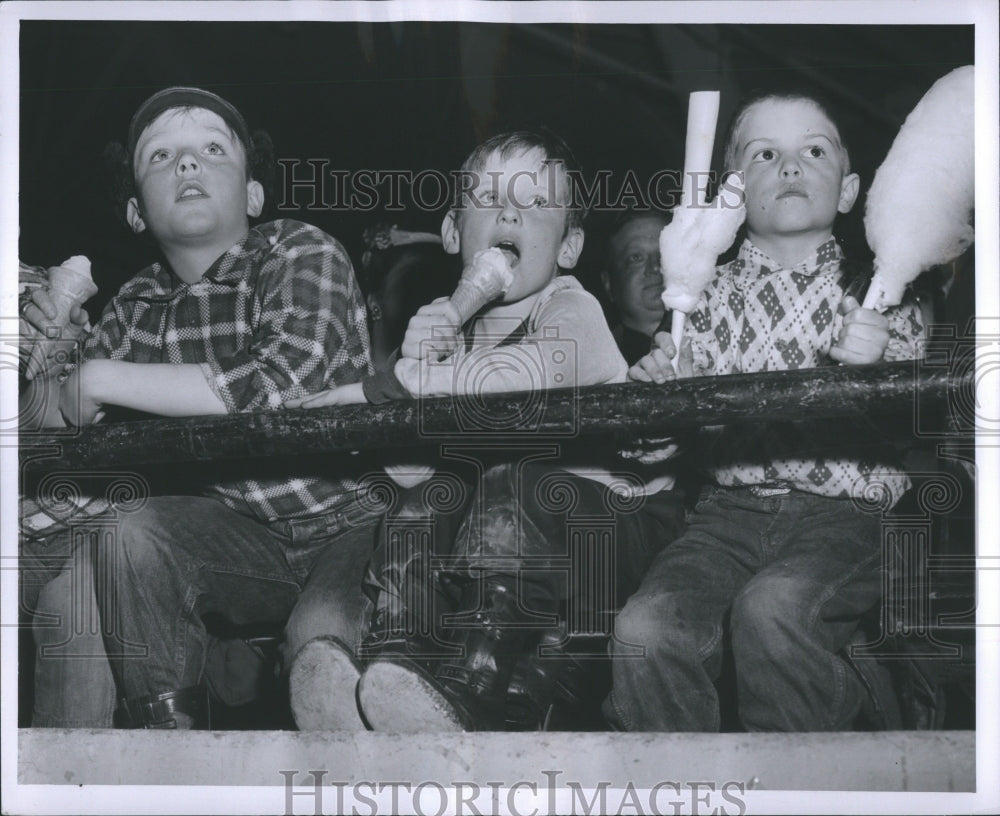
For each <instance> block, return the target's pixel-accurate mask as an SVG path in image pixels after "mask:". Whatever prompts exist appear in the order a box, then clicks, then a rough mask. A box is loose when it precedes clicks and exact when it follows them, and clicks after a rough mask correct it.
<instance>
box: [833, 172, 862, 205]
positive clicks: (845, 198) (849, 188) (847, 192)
mask: <svg viewBox="0 0 1000 816" xmlns="http://www.w3.org/2000/svg"><path fill="white" fill-rule="evenodd" d="M860 189H861V179H860V178H859V177H858V174H857V173H848V174H847V175H846V176H844V180H843V181H842V182H840V201H839V203H838V204H837V212H840V213H849V212H850V211H851V207H853V206H854V202H855V201H857V198H858V190H860Z"/></svg>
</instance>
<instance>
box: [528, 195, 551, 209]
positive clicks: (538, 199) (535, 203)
mask: <svg viewBox="0 0 1000 816" xmlns="http://www.w3.org/2000/svg"><path fill="white" fill-rule="evenodd" d="M548 203H549V200H548V199H547V198H546V197H545V196H540V195H536V196H534V197H533V198H532V199H531V202H530V205H531V206H532V207H545V206H546V205H547V204H548Z"/></svg>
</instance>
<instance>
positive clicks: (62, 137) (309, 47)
mask: <svg viewBox="0 0 1000 816" xmlns="http://www.w3.org/2000/svg"><path fill="white" fill-rule="evenodd" d="M20 44H21V52H20V61H21V76H20V90H21V98H20V117H21V120H20V138H21V141H20V162H21V163H20V230H21V231H20V244H19V256H20V258H21V259H22V260H24V261H25V262H27V263H32V264H41V265H53V264H56V263H58V262H60V261H62V260H64V259H65V258H67V257H68V256H70V255H73V254H80V253H82V254H86V255H88V256H89V257H90V258H91V260H92V262H93V264H94V275H95V279H96V281H97V283H98V284H99V286H100V287H101V293H100V294H99V295H98V296H97V297H96V298H95V299H94V300H93V301H92V302H91V303H90V304H89V307H90V311H91V313H92V314H96V312H97V311H99V308H100V307H101V306H102V305H103V303H104V301H105V300H106V299H107V298H108V297H110V296H111V295H112V294H113V293H114V292H115V291H116V290H117V288H118V286H119V285H120V284H121V283H122V282H123V281H124V280H125V279H126V278H127V277H129V276H130V275H131V274H133V273H135V272H136V271H137V270H138V269H139V268H141V266H143V265H145V264H146V263H147V262H148V261H149V260H150V259H151V257H152V252H153V250H152V247H151V245H150V244H149V243H147V242H146V241H144V240H141V239H139V238H136V237H134V236H132V235H131V233H129V232H128V230H127V229H126V228H125V227H124V226H123V225H122V224H121V223H120V222H119V221H118V220H117V219H116V217H115V216H114V214H113V213H112V212H111V207H110V203H109V199H108V198H107V197H106V195H105V193H104V188H103V182H102V163H101V159H100V157H101V153H102V150H103V148H104V146H105V145H106V143H107V142H109V141H112V140H121V141H123V140H124V137H125V132H126V129H127V126H128V121H129V119H130V117H131V115H132V113H133V112H134V110H135V108H136V107H137V106H138V105H139V103H140V102H142V100H143V99H145V98H146V97H147V96H149V95H150V94H152V93H153V92H155V91H157V90H159V89H160V88H162V87H165V86H168V85H176V84H183V85H198V86H201V87H205V88H208V89H210V90H214V91H216V92H218V93H220V94H222V95H223V96H225V97H226V98H228V99H229V100H230V101H232V102H233V103H234V104H235V105H236V106H237V107H238V108H240V110H241V111H243V113H244V115H245V117H246V119H247V120H248V122H249V124H250V127H251V129H253V128H258V127H262V128H264V129H266V130H267V131H268V132H269V133H270V134H271V136H272V138H273V141H274V143H275V147H276V153H277V155H278V157H280V158H283V159H291V160H295V159H298V160H301V161H303V162H304V161H305V160H306V159H327V160H328V161H329V168H330V169H334V168H336V169H339V170H347V171H356V170H360V169H366V168H367V169H373V170H378V169H411V170H414V171H420V170H425V169H436V170H440V171H442V172H448V171H450V170H454V169H455V168H457V167H458V166H459V164H460V163H461V161H462V159H463V158H464V157H465V155H466V154H467V153H468V152H469V150H470V149H471V148H472V147H473V146H474V145H475V144H476V143H477V142H478V141H480V140H481V139H482V138H484V137H485V136H487V135H490V134H491V133H493V132H496V131H497V130H498V129H501V128H504V127H506V126H509V125H512V124H519V123H523V122H537V123H544V124H546V125H548V126H549V127H551V128H552V129H554V130H555V131H556V132H558V133H560V134H561V135H563V136H564V137H565V138H566V139H567V141H569V142H570V144H571V145H573V147H574V149H575V150H576V152H577V155H578V158H579V159H580V161H581V163H582V164H583V166H584V169H585V173H587V174H593V173H595V172H597V171H598V170H601V169H607V170H611V171H612V172H613V173H614V176H613V179H616V180H618V181H619V182H620V180H621V179H622V174H624V173H625V171H626V170H628V169H633V170H634V171H635V172H636V173H637V174H638V175H639V177H640V178H648V176H649V174H651V173H652V172H654V171H655V170H657V169H662V168H679V167H681V166H682V163H683V142H684V128H685V113H686V106H687V96H688V94H689V93H690V92H691V91H692V90H699V89H709V88H716V89H720V90H721V91H722V109H721V111H720V130H721V128H722V127H723V126H724V124H725V123H726V121H727V120H728V118H729V116H730V114H731V113H732V110H733V108H734V106H735V104H736V102H737V101H738V99H739V97H740V96H741V95H742V94H744V93H746V92H748V91H749V90H751V89H753V88H755V87H758V86H761V85H766V84H769V83H771V82H773V81H784V80H786V79H787V78H789V77H795V78H798V79H800V80H802V81H805V82H807V83H809V84H811V85H814V86H815V87H817V88H819V89H820V90H822V91H823V92H824V93H825V94H826V95H827V96H829V97H830V98H832V99H833V100H834V101H835V102H836V103H837V104H838V105H839V106H841V108H842V110H843V113H844V114H845V117H844V129H845V131H846V136H847V139H848V141H849V143H850V144H851V153H852V160H853V164H854V169H855V170H857V171H858V172H859V173H860V174H861V176H862V196H863V193H864V190H865V189H866V188H867V185H868V184H869V183H870V181H871V178H872V174H873V173H874V170H875V168H876V167H877V166H878V164H879V163H880V162H881V160H882V159H883V158H884V156H885V153H886V151H887V150H888V148H889V146H890V145H891V143H892V139H893V138H894V136H895V134H896V132H897V131H898V129H899V126H900V125H901V124H902V122H903V120H904V119H905V117H906V114H907V113H908V112H909V111H910V110H911V109H912V107H913V106H914V105H915V104H916V102H917V101H918V100H919V98H920V97H921V95H922V94H923V93H924V92H925V91H926V90H927V88H928V87H929V86H930V85H931V84H932V83H933V82H934V81H935V80H936V79H937V78H939V77H940V76H943V75H944V74H945V73H947V72H948V71H950V70H951V69H953V68H954V67H956V66H958V65H962V64H967V63H971V62H972V61H973V27H972V26H944V25H941V26H902V25H900V26H891V27H887V26H861V25H858V26H843V25H836V26H834V25H815V26H809V25H807V26H803V25H787V26H771V25H767V26H757V25H603V24H602V25H582V24H581V25H568V24H567V25H526V24H473V23H457V22H403V23H380V24H369V23H326V22H225V23H202V22H191V23H184V22H178V23H173V22H127V21H125V22H115V21H94V22H91V21H66V22H53V21H23V22H22V23H21V34H20ZM720 142H721V136H720V137H719V138H718V139H717V144H716V165H715V166H718V157H719V154H720V152H721V144H720ZM302 172H306V167H305V165H302ZM280 180H281V175H280V174H279V182H280ZM611 187H612V190H614V189H615V182H614V181H613V182H612V185H611ZM281 195H282V193H281V192H279V193H278V196H277V197H278V198H280V197H281ZM297 196H298V198H297V200H298V201H299V203H304V202H303V199H304V198H305V197H306V196H305V195H304V194H302V193H299V194H297ZM276 203H277V202H276V200H275V198H272V200H271V202H270V205H269V208H268V209H267V210H266V211H265V216H269V217H274V216H276V215H282V216H285V217H295V218H300V219H302V220H304V221H308V222H311V223H313V224H316V225H317V226H319V227H321V228H323V229H325V230H326V231H328V232H330V233H331V234H333V235H334V236H336V237H337V238H339V239H340V240H341V241H342V242H343V243H344V244H345V245H346V246H347V247H348V249H349V250H350V251H351V253H352V255H354V257H355V259H356V261H357V258H358V257H359V252H360V249H361V233H362V230H363V229H364V228H365V227H366V226H369V225H371V224H373V223H375V222H376V221H379V220H388V221H389V222H390V223H393V222H395V223H399V224H400V225H401V226H404V227H408V228H411V229H426V230H431V231H435V232H436V231H437V229H438V225H439V223H440V218H441V216H442V214H443V211H438V212H425V211H420V210H418V209H411V210H409V211H408V212H406V213H396V214H391V215H387V214H385V213H379V212H377V211H374V212H360V211H353V212H352V211H332V210H322V209H308V210H307V209H305V208H300V209H293V210H285V211H283V212H281V213H277V212H276V211H275V209H274V205H275V204H276ZM862 204H863V197H862V198H861V199H859V205H858V206H856V208H855V212H854V213H852V214H851V215H850V216H848V217H847V218H846V219H845V220H844V223H842V224H840V225H839V228H838V236H839V237H840V238H841V239H842V240H843V241H844V242H845V243H846V245H847V249H848V253H849V254H854V255H855V256H858V255H863V254H865V253H866V252H867V248H866V247H865V246H864V243H863V231H862V230H861V213H862V209H863V208H862V206H861V205H862ZM606 223H607V219H606V218H605V219H602V216H601V214H600V213H598V214H596V215H594V216H592V217H591V219H590V221H589V222H588V242H587V247H586V248H585V251H584V259H583V261H582V270H581V276H582V277H583V278H584V280H585V282H587V280H588V277H589V275H590V274H591V273H592V271H593V268H594V266H595V261H596V262H599V260H600V251H599V250H600V246H601V237H602V229H603V228H604V227H605V226H606ZM588 270H590V271H588Z"/></svg>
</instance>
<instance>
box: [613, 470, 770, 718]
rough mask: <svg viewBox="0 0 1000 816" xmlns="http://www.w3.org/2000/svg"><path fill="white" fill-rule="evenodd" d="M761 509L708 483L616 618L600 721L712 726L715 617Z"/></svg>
mask: <svg viewBox="0 0 1000 816" xmlns="http://www.w3.org/2000/svg"><path fill="white" fill-rule="evenodd" d="M768 520H769V516H768V515H767V514H766V513H759V512H754V511H753V510H752V509H750V510H749V511H748V510H747V509H746V508H744V507H741V506H740V505H738V504H733V503H732V502H731V501H729V497H728V496H727V495H726V494H725V493H724V492H722V491H720V490H718V489H716V488H708V489H707V490H706V491H705V492H704V493H703V495H702V499H701V500H700V501H699V502H698V504H697V506H696V508H695V512H694V513H693V514H692V516H691V519H690V523H689V527H688V529H687V531H686V532H685V533H684V535H682V536H681V538H680V539H679V540H677V541H675V542H673V543H672V544H669V545H668V546H667V547H666V548H665V549H664V550H663V551H662V552H660V553H659V555H658V556H657V557H656V559H655V560H654V561H653V564H652V566H651V567H650V569H649V572H648V573H647V574H646V576H645V578H644V579H643V581H642V584H641V585H640V586H639V589H638V590H637V591H636V592H635V594H633V595H632V597H631V598H629V600H628V602H627V603H626V604H625V608H624V609H623V610H622V611H621V612H620V613H619V614H618V618H617V620H616V621H615V639H614V641H613V642H612V648H611V653H612V658H613V660H612V668H611V672H612V684H613V688H612V691H611V694H610V695H609V697H608V699H607V700H606V701H605V704H604V714H605V717H606V718H607V720H608V722H609V723H611V725H612V726H614V727H616V728H620V729H623V730H628V731H718V730H719V726H720V713H719V700H718V695H717V693H716V690H715V686H714V681H715V680H716V679H717V677H718V675H719V672H720V671H721V666H722V646H723V623H724V620H725V617H726V613H727V611H728V609H729V606H730V604H731V603H732V599H733V598H734V597H735V595H736V594H737V592H739V590H740V588H741V587H742V586H743V585H744V584H745V583H746V582H747V581H748V580H749V579H750V577H751V575H752V574H753V572H754V570H755V568H756V566H757V564H758V563H759V553H758V552H757V547H756V540H757V539H758V533H757V531H758V530H760V529H762V528H763V527H764V526H766V524H767V522H768Z"/></svg>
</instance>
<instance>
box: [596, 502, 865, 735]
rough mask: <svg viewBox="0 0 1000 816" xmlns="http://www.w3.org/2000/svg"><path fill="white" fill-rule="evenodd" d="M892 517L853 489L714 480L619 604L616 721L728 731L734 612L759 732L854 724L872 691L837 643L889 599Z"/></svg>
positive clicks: (751, 720)
mask: <svg viewBox="0 0 1000 816" xmlns="http://www.w3.org/2000/svg"><path fill="white" fill-rule="evenodd" d="M880 524H881V514H880V513H877V512H876V513H868V512H864V511H863V510H862V509H860V508H859V507H858V506H856V505H855V504H854V502H852V501H851V500H850V499H834V498H825V497H822V496H815V495H811V494H807V493H801V492H798V491H793V492H791V493H789V494H787V495H783V496H773V497H769V498H761V497H757V496H755V495H753V494H752V493H751V492H750V491H749V490H747V489H739V488H736V489H730V488H717V487H711V488H706V489H705V490H704V491H703V492H702V495H701V497H700V501H699V502H698V504H697V506H696V508H695V511H694V513H693V515H692V517H691V519H690V520H689V526H688V530H687V532H686V533H685V534H684V535H683V536H682V537H681V538H680V539H679V540H677V541H676V542H674V543H673V544H671V545H670V546H668V547H667V548H666V549H665V550H664V551H663V552H661V553H660V555H659V556H658V557H657V559H656V560H655V562H654V563H653V565H652V567H651V568H650V570H649V573H648V574H647V575H646V577H645V579H644V580H643V582H642V585H641V586H640V587H639V590H638V591H637V592H636V593H635V594H634V595H633V596H632V597H631V598H630V599H629V601H628V603H627V604H626V605H625V608H624V609H623V610H622V612H621V614H620V615H619V616H618V619H617V621H616V624H615V633H616V641H615V643H614V644H613V657H614V658H615V659H614V661H613V666H612V675H613V682H614V687H613V690H612V692H611V695H610V696H609V698H608V699H607V701H606V702H605V706H604V709H605V716H606V717H607V719H608V720H609V722H610V723H611V724H612V725H613V726H616V727H618V728H621V729H625V730H630V731H718V730H719V719H720V718H719V701H718V697H717V694H716V689H715V686H714V681H715V680H716V679H717V678H718V676H719V673H720V671H721V665H722V655H723V627H724V622H725V619H726V616H727V614H728V615H729V616H730V622H731V638H732V653H733V658H734V662H735V666H736V683H737V697H738V706H739V715H740V720H741V722H742V724H743V726H744V727H745V728H746V729H747V730H749V731H830V730H844V729H847V728H849V727H850V725H851V723H852V720H853V718H854V716H855V715H856V714H857V712H858V710H859V708H860V706H861V702H862V699H863V693H864V692H863V687H862V685H861V683H860V681H859V680H858V678H857V677H856V676H855V675H854V674H853V672H852V671H851V669H850V668H849V667H848V666H847V665H846V664H845V662H844V661H843V660H842V659H841V658H840V657H839V656H838V654H837V653H838V652H839V651H840V650H841V649H842V648H843V647H844V646H845V645H846V644H847V642H848V641H849V640H850V638H851V635H852V634H853V633H854V631H855V630H856V629H857V626H858V622H859V619H860V618H861V616H862V615H863V614H865V613H866V612H867V611H868V610H870V609H872V608H873V607H874V606H875V604H876V603H877V602H878V600H879V597H880V593H881V571H880V552H881V527H880ZM620 644H636V645H639V646H641V647H643V649H644V654H643V655H642V656H633V655H628V654H619V652H620V651H621V648H622V647H621V645H620Z"/></svg>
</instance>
